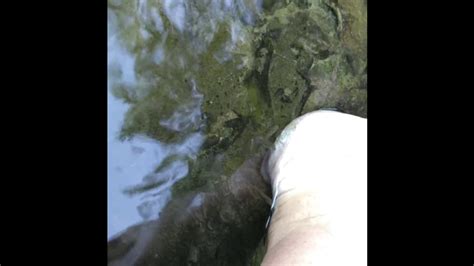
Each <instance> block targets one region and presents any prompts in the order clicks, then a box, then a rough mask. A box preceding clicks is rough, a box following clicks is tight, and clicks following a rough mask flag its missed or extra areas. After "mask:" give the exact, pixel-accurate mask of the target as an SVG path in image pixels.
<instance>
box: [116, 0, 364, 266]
mask: <svg viewBox="0 0 474 266" xmlns="http://www.w3.org/2000/svg"><path fill="white" fill-rule="evenodd" d="M132 2H134V1H124V2H123V3H122V4H120V5H117V4H114V5H112V4H111V3H110V1H109V12H111V13H113V14H114V16H115V17H116V21H117V27H118V28H119V29H120V38H121V41H122V42H123V43H124V45H125V47H126V48H127V50H128V51H129V52H131V53H132V54H133V55H134V56H135V60H136V61H135V72H136V75H137V78H136V79H137V82H136V84H134V85H130V84H121V83H117V84H115V85H114V86H113V88H112V91H113V93H114V95H115V96H116V97H118V98H120V99H122V100H123V101H125V102H127V103H129V104H130V105H131V107H130V109H129V111H128V112H127V114H126V117H125V120H124V124H123V127H122V130H121V134H120V137H121V138H122V139H127V138H131V137H133V136H135V135H139V134H142V135H146V136H149V137H151V138H153V139H156V140H159V141H161V142H165V143H177V142H179V141H181V140H182V139H183V138H185V137H186V136H188V135H189V134H190V133H193V132H197V131H202V132H204V134H205V141H204V144H203V146H202V148H201V150H200V151H199V153H198V155H197V157H196V159H195V160H194V159H193V160H188V162H189V169H190V171H189V174H188V175H187V176H186V177H185V178H183V179H182V180H180V181H179V182H177V183H176V184H175V185H174V186H173V188H172V192H173V197H180V196H183V195H185V194H186V193H188V192H190V191H195V190H199V191H201V190H202V191H213V190H214V189H215V188H217V187H218V186H219V185H220V184H221V183H222V182H224V181H225V180H227V179H228V178H229V177H230V176H231V175H232V174H233V173H234V172H235V170H236V169H237V168H238V167H239V166H240V165H241V164H242V163H243V162H244V161H245V160H246V159H247V158H249V157H250V156H252V155H253V154H257V153H259V152H262V151H263V150H265V149H267V148H269V147H271V145H272V143H273V141H274V140H275V138H276V137H277V136H278V134H279V132H280V131H281V130H282V129H283V128H284V127H285V126H286V125H287V124H288V123H290V122H291V121H292V120H293V119H294V118H296V117H298V116H300V115H302V114H305V113H307V112H311V111H314V110H318V109H321V108H337V109H338V110H341V111H343V112H347V113H351V114H355V115H359V116H362V117H367V29H366V27H367V26H366V24H367V7H366V4H365V1H363V0H355V1H349V0H295V1H289V0H264V1H263V12H262V13H260V14H259V15H256V16H255V23H254V24H251V23H247V22H245V21H243V19H242V17H243V15H244V14H242V11H241V10H239V12H240V13H238V15H237V18H238V19H237V18H233V17H226V16H225V15H223V14H222V13H219V12H217V13H216V12H214V13H213V12H211V11H209V10H208V8H207V7H206V6H205V5H204V4H203V3H204V2H202V1H201V2H200V1H189V2H188V6H187V8H188V9H189V10H191V11H190V13H189V14H190V17H189V18H188V20H187V23H186V28H185V30H184V32H181V31H180V30H179V29H177V28H176V27H175V26H174V25H173V23H171V21H170V20H168V19H167V17H166V16H165V15H164V10H163V6H162V4H161V2H160V1H154V2H148V5H149V6H148V9H151V8H154V9H155V10H156V12H157V14H159V15H160V17H161V20H162V27H163V29H162V30H161V31H159V30H157V29H156V25H154V24H153V23H154V22H153V21H152V20H151V19H148V20H147V19H144V18H142V17H139V16H138V15H137V5H133V4H130V3H132ZM255 13H257V12H256V11H255ZM213 16H218V17H219V18H218V19H216V18H215V17H213ZM141 28H143V29H145V31H146V32H147V34H148V35H147V34H145V35H143V34H139V32H140V30H139V29H141ZM236 34H237V35H238V36H239V37H240V39H239V38H237V41H235V40H234V39H235V38H236V37H235V36H236ZM144 36H148V37H144ZM157 49H162V50H161V51H162V58H161V59H160V60H158V61H159V62H156V61H157V60H156V56H155V54H156V53H157ZM111 72H112V73H111ZM111 72H109V73H111V74H112V75H119V73H115V74H114V71H111ZM193 88H196V90H197V91H198V92H199V93H201V94H202V95H203V99H202V103H201V105H200V108H201V111H202V120H201V121H200V123H195V124H190V125H188V126H185V127H183V128H181V129H180V130H173V129H170V128H169V127H167V126H164V125H163V123H162V121H164V120H166V119H170V117H172V116H173V114H174V113H175V112H176V110H177V109H178V108H179V107H180V106H187V105H191V104H193V102H195V101H196V99H195V98H193V96H192V94H193V93H192V91H193ZM182 159H183V158H177V157H172V158H168V159H167V160H166V162H167V163H166V164H169V163H172V162H173V161H174V160H182ZM163 169H165V167H163V168H158V169H157V172H160V171H162V170H163ZM154 185H156V184H154ZM151 187H154V186H151ZM138 188H143V189H142V190H140V189H139V190H136V191H138V192H142V191H144V190H146V189H149V188H150V187H147V186H142V187H138ZM134 192H135V190H134ZM261 257H262V256H260V259H261ZM258 260H259V259H258V258H256V259H255V263H254V264H253V265H257V264H258Z"/></svg>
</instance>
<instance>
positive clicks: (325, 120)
mask: <svg viewBox="0 0 474 266" xmlns="http://www.w3.org/2000/svg"><path fill="white" fill-rule="evenodd" d="M268 172H269V175H270V178H271V182H272V187H273V192H274V195H275V194H276V200H275V212H274V214H273V217H272V220H271V223H270V227H269V230H268V239H267V252H266V255H265V258H264V260H263V263H262V265H322V266H327V265H357V266H358V265H367V119H364V118H360V117H356V116H352V115H347V114H343V113H339V112H334V111H316V112H312V113H309V114H306V115H304V116H302V117H300V118H298V119H296V120H295V121H293V122H292V123H291V124H290V125H288V126H287V128H286V129H285V130H284V131H283V132H282V134H281V136H280V137H279V139H278V140H277V141H276V143H275V150H274V151H273V153H272V155H271V156H270V159H269V162H268Z"/></svg>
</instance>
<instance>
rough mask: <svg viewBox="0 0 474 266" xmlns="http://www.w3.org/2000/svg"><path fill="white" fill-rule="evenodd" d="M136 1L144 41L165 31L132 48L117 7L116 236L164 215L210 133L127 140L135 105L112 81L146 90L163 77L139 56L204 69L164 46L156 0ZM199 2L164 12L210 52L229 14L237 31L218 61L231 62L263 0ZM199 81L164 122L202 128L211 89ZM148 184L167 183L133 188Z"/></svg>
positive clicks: (172, 3)
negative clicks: (145, 67) (125, 128)
mask: <svg viewBox="0 0 474 266" xmlns="http://www.w3.org/2000/svg"><path fill="white" fill-rule="evenodd" d="M131 2H132V3H133V4H132V7H130V8H129V9H128V10H129V11H130V10H131V11H130V13H131V15H130V16H129V17H128V18H127V19H125V20H124V21H125V22H124V24H122V25H131V24H133V23H135V24H136V25H138V28H137V29H136V31H138V32H139V34H140V36H141V38H142V39H143V40H147V39H149V38H153V32H157V33H160V34H161V39H160V40H159V41H157V43H156V44H155V47H154V48H153V49H151V50H149V51H145V50H143V51H142V52H138V53H131V52H130V51H129V50H127V48H126V45H125V42H124V41H123V40H122V39H121V37H120V34H119V25H118V23H117V21H118V20H117V14H116V13H115V11H113V10H111V9H110V8H109V14H108V68H109V75H108V91H109V92H108V177H107V179H108V233H107V234H108V238H109V239H110V238H111V237H112V236H114V235H116V234H117V233H119V232H121V231H123V230H125V229H126V228H127V227H129V226H131V225H134V224H137V223H140V222H142V221H144V220H150V219H156V218H158V217H159V213H160V210H161V209H162V208H163V207H164V205H165V204H166V203H167V202H168V201H169V200H170V199H171V190H170V188H171V187H172V185H173V184H175V183H176V182H177V181H178V180H180V179H182V178H183V177H185V176H186V175H187V174H188V172H189V170H190V169H189V165H188V162H189V160H193V159H194V158H195V156H196V154H197V152H198V151H199V148H200V147H201V145H202V143H203V141H204V135H203V132H202V131H199V130H198V131H193V132H190V133H188V134H187V135H186V136H185V138H184V139H183V140H180V141H179V142H175V143H164V142H161V141H160V140H159V139H154V138H150V137H147V136H144V135H141V134H136V135H134V136H133V137H132V138H130V139H126V140H120V139H119V137H118V136H119V135H120V130H121V128H122V125H123V123H124V119H125V118H124V117H125V114H126V112H127V111H128V110H129V108H131V105H130V104H128V103H126V102H125V101H124V100H123V99H120V98H117V97H116V96H114V95H112V93H111V89H112V86H114V85H116V84H122V85H124V86H128V87H140V88H141V90H140V91H141V92H143V91H145V92H146V91H147V90H148V87H150V88H154V87H155V86H157V85H160V78H161V77H159V76H144V75H142V76H139V75H138V74H137V72H136V60H137V58H138V57H141V58H143V57H146V58H147V59H148V58H149V59H150V60H151V61H152V64H154V66H156V67H158V66H160V65H162V64H164V63H168V62H167V60H175V62H173V63H174V64H175V65H180V66H181V68H183V69H185V68H190V69H192V68H193V67H196V66H193V65H192V62H189V61H186V59H185V58H184V57H173V59H170V58H169V56H171V55H167V54H166V49H165V48H164V45H165V41H166V37H167V36H168V35H167V34H168V33H167V32H166V29H165V26H164V23H165V22H164V19H163V18H162V17H161V15H160V12H159V11H158V8H157V6H156V5H153V3H152V1H146V0H138V1H131ZM198 2H199V1H198ZM109 5H116V6H122V7H123V6H126V5H130V3H129V2H128V3H127V1H109ZM198 7H199V8H203V9H199V8H196V6H193V7H190V6H189V2H186V1H184V0H163V1H162V12H161V14H163V13H164V15H165V16H166V17H167V19H168V21H170V22H171V23H172V25H173V27H172V28H173V29H174V30H177V31H179V34H183V35H186V34H187V35H188V36H195V37H194V38H190V39H189V41H190V42H192V43H191V44H190V45H189V46H190V47H192V49H193V50H192V52H193V53H196V54H199V53H202V52H204V51H205V50H206V48H207V46H208V45H209V43H210V42H211V40H212V37H213V34H215V32H216V30H217V25H218V23H220V22H221V21H223V20H225V19H227V21H228V22H227V23H229V24H230V28H231V36H230V38H229V40H228V42H227V45H226V46H225V47H224V48H223V49H222V50H220V51H219V52H217V53H215V54H214V57H215V58H216V59H218V60H219V61H222V62H224V61H226V60H228V59H229V58H230V57H231V56H232V55H231V52H232V49H233V47H234V46H235V44H236V42H238V41H243V40H242V38H243V37H242V36H243V35H242V33H241V30H242V25H244V24H250V23H253V21H254V19H255V14H257V13H258V12H259V11H260V9H261V1H258V0H257V1H242V0H241V1H230V0H223V1H200V5H198ZM192 12H194V13H195V14H192ZM196 12H197V13H196ZM199 12H201V13H199ZM229 18H231V19H230V20H229ZM136 20H138V23H137V21H136ZM150 25H151V26H152V29H150ZM167 56H168V58H167ZM176 59H177V60H176ZM117 73H119V74H117ZM191 86H192V89H191V91H190V93H189V96H190V97H188V98H187V100H185V101H182V102H183V104H180V105H176V106H175V110H174V112H173V114H172V115H171V116H169V117H167V118H164V119H162V120H161V121H160V122H159V124H160V125H161V126H163V127H165V128H168V129H171V130H174V131H177V132H181V131H183V132H184V131H186V130H187V129H188V128H189V127H193V128H200V126H201V124H202V123H203V115H202V110H201V105H202V100H203V95H202V94H201V93H200V91H199V87H198V86H197V84H196V82H195V81H194V80H193V79H192V76H191ZM137 91H138V90H137ZM140 91H139V92H140ZM170 94H173V91H170ZM176 97H179V96H176ZM173 155H178V157H177V158H179V159H176V160H174V161H173V162H172V163H171V164H170V165H168V166H167V167H165V168H164V169H162V170H161V171H159V172H158V173H156V172H155V170H156V168H157V167H158V166H160V164H161V163H162V162H163V160H165V159H166V158H168V157H169V156H173ZM148 183H156V184H159V185H157V186H151V188H150V189H147V190H145V191H143V192H140V193H136V194H130V193H125V191H126V190H127V189H129V188H131V187H136V186H139V185H143V184H148Z"/></svg>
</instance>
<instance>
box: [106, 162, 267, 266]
mask: <svg viewBox="0 0 474 266" xmlns="http://www.w3.org/2000/svg"><path fill="white" fill-rule="evenodd" d="M262 160H263V159H262V156H253V157H252V158H251V159H248V160H247V161H246V162H245V163H244V164H242V165H241V166H240V167H239V168H238V170H237V171H236V172H235V173H234V174H233V175H232V176H231V177H230V178H229V179H227V180H226V181H224V182H222V183H221V184H220V185H219V187H217V188H216V189H215V190H213V191H209V192H202V191H201V192H195V193H188V194H187V195H185V196H183V197H180V198H175V199H173V200H172V201H171V202H170V203H169V204H168V205H167V206H166V207H165V208H164V209H163V211H162V212H161V214H160V219H158V220H155V221H149V222H146V223H143V224H139V225H135V226H132V227H130V228H128V229H127V230H126V231H125V232H123V233H122V234H120V235H119V236H116V237H114V238H113V239H111V240H110V241H109V242H108V265H111V266H112V265H248V264H249V263H250V261H251V259H252V256H253V254H254V252H255V249H256V248H257V245H258V243H259V242H260V241H261V239H262V237H263V235H264V232H265V221H266V218H267V217H268V214H269V210H270V204H271V188H270V185H269V183H267V181H266V180H265V178H264V177H263V176H262V175H261V172H260V171H261V169H260V167H261V165H262Z"/></svg>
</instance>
